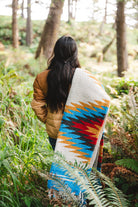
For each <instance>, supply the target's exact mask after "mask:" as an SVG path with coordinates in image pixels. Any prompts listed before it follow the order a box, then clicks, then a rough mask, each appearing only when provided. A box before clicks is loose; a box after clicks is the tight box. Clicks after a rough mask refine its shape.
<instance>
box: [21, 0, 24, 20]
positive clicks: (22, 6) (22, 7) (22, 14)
mask: <svg viewBox="0 0 138 207" xmlns="http://www.w3.org/2000/svg"><path fill="white" fill-rule="evenodd" d="M21 17H22V18H23V19H24V0H22V4H21Z"/></svg>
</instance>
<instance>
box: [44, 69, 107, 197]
mask: <svg viewBox="0 0 138 207" xmlns="http://www.w3.org/2000/svg"><path fill="white" fill-rule="evenodd" d="M109 102H110V98H109V96H108V95H107V93H106V92H105V90H104V88H103V86H102V85H101V83H100V82H99V81H98V80H97V79H96V78H95V77H93V76H92V74H91V73H89V72H88V71H86V70H84V69H80V68H77V69H76V70H75V73H74V76H73V80H72V84H71V88H70V92H69V95H68V99H67V102H66V105H65V110H64V114H63V119H62V122H61V126H60V130H59V133H58V138H57V143H56V148H55V152H57V151H59V152H60V153H61V154H63V155H64V157H65V158H66V159H67V160H68V161H71V162H73V163H74V162H75V161H77V162H78V163H80V162H81V163H88V166H89V168H90V169H91V168H92V167H93V166H96V167H97V169H100V166H101V162H102V154H103V136H102V135H103V130H104V126H105V120H106V116H107V113H108V108H109ZM50 172H51V173H53V174H56V175H57V176H59V177H60V178H63V179H64V181H65V183H66V184H67V185H68V186H69V188H71V190H72V192H74V193H75V194H76V195H79V194H80V188H79V187H78V186H77V184H73V181H72V179H70V178H69V177H68V175H67V172H66V171H65V170H64V169H63V168H61V167H59V166H58V165H57V164H55V163H53V164H52V167H51V170H50ZM48 188H49V189H51V188H54V189H57V188H56V183H55V182H54V181H52V180H49V181H48Z"/></svg>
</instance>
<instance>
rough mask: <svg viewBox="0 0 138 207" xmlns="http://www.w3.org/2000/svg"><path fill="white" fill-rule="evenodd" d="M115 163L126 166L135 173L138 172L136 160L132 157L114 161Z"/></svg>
mask: <svg viewBox="0 0 138 207" xmlns="http://www.w3.org/2000/svg"><path fill="white" fill-rule="evenodd" d="M115 164H116V165H121V166H123V167H126V168H128V169H130V170H132V171H134V172H136V173H138V161H136V160H134V159H121V160H117V161H116V162H115Z"/></svg>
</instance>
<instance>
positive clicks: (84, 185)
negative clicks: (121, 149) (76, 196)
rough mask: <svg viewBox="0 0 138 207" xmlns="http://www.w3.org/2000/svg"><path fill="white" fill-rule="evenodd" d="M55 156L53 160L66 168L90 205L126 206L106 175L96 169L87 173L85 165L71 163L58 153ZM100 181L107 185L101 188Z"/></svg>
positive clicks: (118, 191)
mask: <svg viewBox="0 0 138 207" xmlns="http://www.w3.org/2000/svg"><path fill="white" fill-rule="evenodd" d="M57 156H58V159H57ZM57 156H56V159H55V162H56V163H57V164H58V165H59V166H60V167H62V168H64V169H66V170H67V174H68V175H69V176H70V177H71V178H72V179H74V181H75V182H76V183H77V184H78V185H79V186H80V187H81V189H82V191H83V192H85V193H84V194H85V197H86V199H88V200H89V204H90V205H94V206H95V207H111V206H114V207H124V206H125V207H127V206H128V202H127V200H126V199H125V197H124V195H123V193H122V192H121V191H120V190H118V189H117V188H116V187H115V185H114V184H113V183H112V182H111V181H110V179H109V178H108V177H106V176H105V175H103V174H102V173H100V172H98V171H97V170H96V169H93V171H92V172H91V173H89V172H88V166H87V165H84V164H80V163H79V164H77V162H75V163H74V164H72V163H70V162H67V161H66V160H65V158H64V157H62V156H60V155H59V154H58V155H57ZM101 182H103V183H105V185H106V186H107V187H106V188H102V185H101Z"/></svg>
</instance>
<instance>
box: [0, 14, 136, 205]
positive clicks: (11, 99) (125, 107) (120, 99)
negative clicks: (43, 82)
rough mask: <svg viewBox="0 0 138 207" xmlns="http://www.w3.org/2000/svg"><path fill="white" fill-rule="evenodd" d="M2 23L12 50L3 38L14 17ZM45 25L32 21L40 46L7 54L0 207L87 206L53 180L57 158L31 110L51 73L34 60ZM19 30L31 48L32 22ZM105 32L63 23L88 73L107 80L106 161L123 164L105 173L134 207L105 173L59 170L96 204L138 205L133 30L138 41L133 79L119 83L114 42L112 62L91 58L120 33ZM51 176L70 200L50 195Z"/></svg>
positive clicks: (2, 78)
mask: <svg viewBox="0 0 138 207" xmlns="http://www.w3.org/2000/svg"><path fill="white" fill-rule="evenodd" d="M0 19H1V20H2V21H1V25H0V27H1V31H0V35H1V36H0V41H2V42H3V43H4V44H5V46H6V45H7V44H11V39H10V40H4V38H3V37H4V35H5V38H7V37H8V38H9V37H10V38H11V18H10V17H0ZM9 25H10V26H9ZM40 25H41V26H40ZM43 25H44V21H33V36H34V40H33V45H32V46H31V47H30V48H27V47H25V46H20V48H19V49H12V48H11V47H10V46H8V47H7V46H6V48H5V51H0V183H1V184H0V206H2V207H3V206H6V207H13V206H14V207H16V206H17V207H19V206H21V207H26V206H27V207H29V206H30V207H31V206H36V207H37V206H40V207H41V206H47V207H48V206H49V207H52V206H55V205H57V206H67V203H70V202H71V204H72V206H75V205H76V206H79V205H80V200H79V199H78V198H76V197H75V196H74V195H72V194H71V190H70V189H68V188H67V186H65V185H64V182H63V181H62V180H59V179H58V178H57V177H54V176H53V177H50V175H49V173H48V172H49V169H50V165H51V163H52V162H53V161H54V158H53V152H52V150H51V146H50V145H49V142H48V140H47V133H46V131H45V126H44V125H43V124H42V123H40V121H38V119H37V117H36V116H35V114H34V112H33V111H32V109H31V106H30V102H31V100H32V97H33V88H32V84H33V81H34V78H35V76H36V74H37V73H39V72H40V71H42V70H44V69H45V68H46V61H45V59H43V58H40V59H39V60H34V52H35V50H36V48H37V46H38V41H39V39H40V34H41V31H42V28H43ZM19 29H20V38H21V44H25V21H24V20H22V19H19ZM128 30H129V29H128ZM80 31H81V32H80ZM98 32H99V23H97V22H93V23H92V22H83V23H82V22H80V23H76V22H72V25H69V24H67V23H65V22H61V27H60V34H59V36H61V35H63V34H70V35H72V36H73V37H74V38H75V39H76V41H77V43H78V47H79V59H80V62H81V65H82V67H85V68H86V69H88V70H89V71H91V72H92V73H93V74H94V75H95V76H96V77H97V78H98V79H99V80H101V82H102V83H103V85H104V87H105V90H106V91H107V93H108V94H109V95H110V96H111V106H110V111H109V116H108V120H107V125H106V131H105V137H106V139H105V142H106V143H105V151H106V153H107V154H108V157H107V158H106V157H104V161H108V162H111V163H109V164H113V162H115V163H116V165H115V168H114V169H113V172H114V174H113V173H111V172H109V173H108V169H107V170H106V173H107V175H108V176H110V175H112V179H113V180H114V182H115V185H116V186H117V187H118V188H119V189H121V190H122V191H123V192H124V193H125V194H126V195H127V196H128V199H129V201H130V202H131V203H130V204H126V203H124V202H126V200H125V199H124V195H122V193H121V192H120V191H119V190H118V189H117V188H116V186H115V185H114V184H113V183H112V182H111V180H110V179H108V178H107V177H105V176H104V175H103V174H102V173H98V172H96V171H94V170H93V172H92V173H91V175H90V176H89V175H88V174H87V166H81V165H78V164H77V163H75V165H74V166H72V165H71V164H70V163H67V162H66V161H65V160H64V159H62V158H61V159H59V160H60V162H59V164H61V165H62V166H64V167H65V168H66V169H67V170H68V172H69V174H70V176H71V177H72V178H74V179H75V180H76V182H77V183H78V184H79V185H80V186H81V188H82V189H84V190H85V191H86V192H87V193H86V194H87V198H88V200H89V203H90V204H92V205H95V206H98V205H103V206H104V207H105V206H121V205H122V206H125V207H126V206H127V205H129V206H136V200H137V197H136V189H137V186H136V179H137V174H136V173H137V163H136V162H137V159H136V158H137V149H138V140H137V119H136V103H137V100H138V97H137V87H138V84H137V81H136V79H137V77H136V73H135V72H136V69H137V62H136V60H135V59H136V56H135V50H134V49H135V45H136V37H135V36H136V35H135V32H136V31H135V30H134V31H133V30H129V31H128V37H129V34H131V37H133V38H130V37H129V38H128V44H129V45H128V46H129V55H131V56H130V57H129V58H130V59H129V61H130V66H131V68H130V69H129V71H128V72H127V73H126V78H117V77H116V62H115V61H116V57H115V47H116V46H115V44H114V45H113V46H112V48H110V50H109V52H108V53H107V56H106V57H105V60H106V61H109V62H102V63H97V62H96V61H97V60H96V59H94V58H93V59H92V58H91V54H92V53H93V52H94V51H98V52H99V51H101V49H102V48H103V46H105V45H106V43H108V42H109V40H110V39H111V37H112V36H113V34H114V30H113V29H112V27H111V25H105V31H104V33H103V35H102V36H98V35H97V34H98ZM8 41H9V42H8ZM110 158H111V160H110ZM105 164H106V163H105ZM72 167H74V168H75V172H76V173H74V170H72ZM121 169H123V170H124V171H125V174H123V170H122V171H121ZM115 170H118V171H115ZM119 170H120V171H119ZM115 172H117V173H115ZM121 173H122V174H121ZM128 173H130V174H128ZM49 178H51V179H53V180H55V182H57V183H58V185H59V188H60V189H61V194H62V196H63V195H64V196H63V197H64V198H62V196H61V194H60V195H59V199H58V200H56V199H55V198H51V199H50V198H49V197H48V192H47V179H49ZM99 180H100V182H101V185H99ZM63 192H64V193H63ZM60 196H61V197H60ZM61 198H62V199H61Z"/></svg>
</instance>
